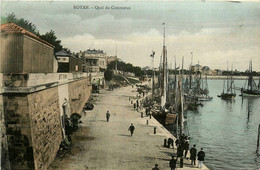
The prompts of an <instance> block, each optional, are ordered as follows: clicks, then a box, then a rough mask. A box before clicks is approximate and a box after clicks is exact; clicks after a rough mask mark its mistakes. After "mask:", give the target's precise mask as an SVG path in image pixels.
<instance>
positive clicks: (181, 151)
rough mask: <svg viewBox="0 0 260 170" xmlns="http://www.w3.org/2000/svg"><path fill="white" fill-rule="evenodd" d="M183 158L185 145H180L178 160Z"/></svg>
mask: <svg viewBox="0 0 260 170" xmlns="http://www.w3.org/2000/svg"><path fill="white" fill-rule="evenodd" d="M182 157H183V145H180V146H179V147H177V159H178V158H182ZM177 159H176V160H177Z"/></svg>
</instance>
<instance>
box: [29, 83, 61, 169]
mask: <svg viewBox="0 0 260 170" xmlns="http://www.w3.org/2000/svg"><path fill="white" fill-rule="evenodd" d="M28 103H29V115H30V122H31V125H32V127H33V128H32V129H31V134H32V146H33V153H34V154H33V155H34V163H35V169H47V168H48V166H49V165H50V163H51V162H52V161H53V160H54V158H55V156H56V152H57V150H58V149H59V145H60V143H61V141H62V133H61V121H60V108H59V96H58V88H57V87H55V88H50V89H46V90H43V91H39V92H36V93H32V94H29V95H28Z"/></svg>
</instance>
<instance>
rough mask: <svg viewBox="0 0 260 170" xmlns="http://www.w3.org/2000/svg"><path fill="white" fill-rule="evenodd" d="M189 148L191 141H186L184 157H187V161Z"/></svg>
mask: <svg viewBox="0 0 260 170" xmlns="http://www.w3.org/2000/svg"><path fill="white" fill-rule="evenodd" d="M189 146H190V144H189V140H185V142H184V150H185V154H184V156H185V158H186V159H187V153H188V151H189Z"/></svg>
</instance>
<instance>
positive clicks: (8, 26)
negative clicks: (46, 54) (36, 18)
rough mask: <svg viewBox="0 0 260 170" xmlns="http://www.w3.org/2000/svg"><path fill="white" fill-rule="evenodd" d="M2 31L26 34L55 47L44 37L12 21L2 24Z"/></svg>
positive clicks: (4, 32) (3, 32)
mask: <svg viewBox="0 0 260 170" xmlns="http://www.w3.org/2000/svg"><path fill="white" fill-rule="evenodd" d="M1 33H2V34H24V35H27V36H29V37H31V38H34V39H36V40H38V41H41V42H42V43H44V44H47V45H49V46H51V47H52V48H54V46H53V45H52V44H50V43H48V42H47V41H44V40H43V39H41V38H39V37H38V36H36V35H35V34H33V33H31V32H29V31H27V30H25V29H24V28H22V27H20V26H18V25H16V24H14V23H11V22H9V23H5V24H2V25H1Z"/></svg>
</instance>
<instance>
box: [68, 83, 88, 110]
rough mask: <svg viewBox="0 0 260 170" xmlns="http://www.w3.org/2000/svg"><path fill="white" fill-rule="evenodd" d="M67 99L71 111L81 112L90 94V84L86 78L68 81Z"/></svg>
mask: <svg viewBox="0 0 260 170" xmlns="http://www.w3.org/2000/svg"><path fill="white" fill-rule="evenodd" d="M68 90H69V99H70V108H71V114H72V113H79V114H80V113H81V111H82V108H83V107H84V104H85V103H86V102H87V100H88V99H89V96H90V94H91V86H90V83H89V80H88V79H83V80H79V81H76V82H71V83H69V88H68Z"/></svg>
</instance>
